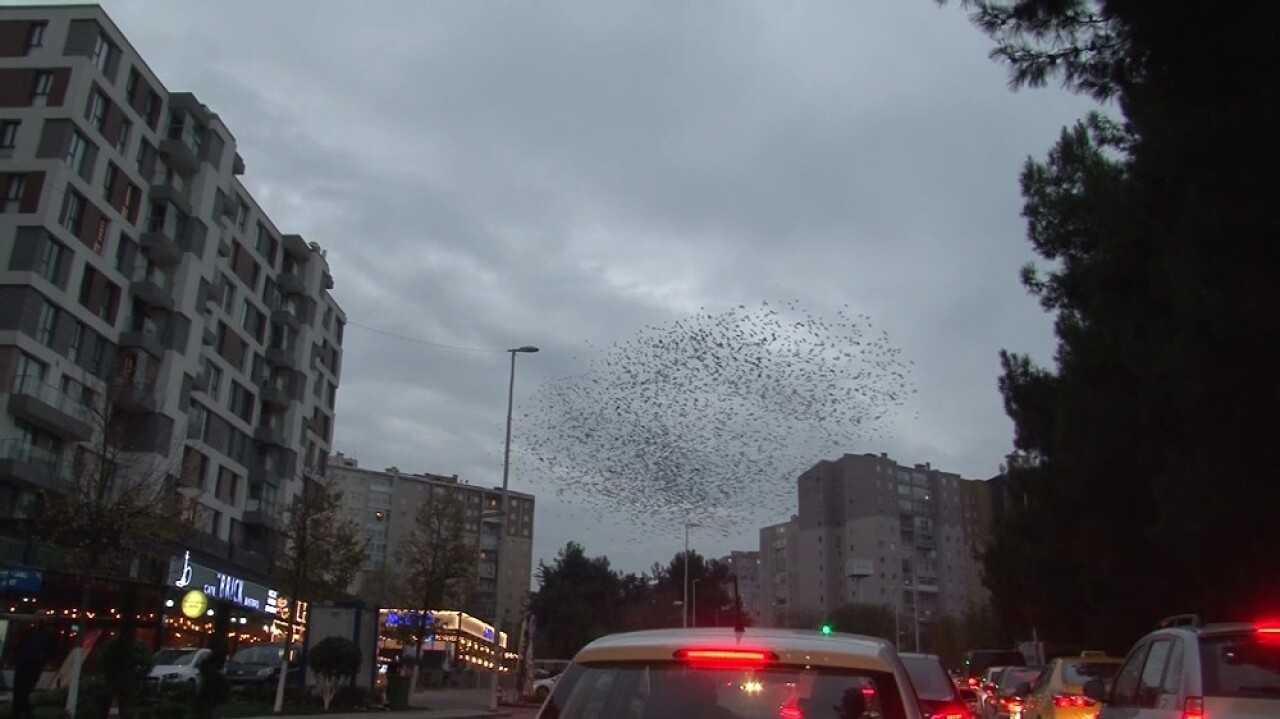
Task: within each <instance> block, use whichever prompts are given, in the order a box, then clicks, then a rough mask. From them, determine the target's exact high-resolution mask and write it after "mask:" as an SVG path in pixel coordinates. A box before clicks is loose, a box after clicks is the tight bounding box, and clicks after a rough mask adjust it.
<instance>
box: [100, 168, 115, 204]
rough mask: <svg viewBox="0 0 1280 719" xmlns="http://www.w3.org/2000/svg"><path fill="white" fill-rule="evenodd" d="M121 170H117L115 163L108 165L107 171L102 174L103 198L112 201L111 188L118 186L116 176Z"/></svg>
mask: <svg viewBox="0 0 1280 719" xmlns="http://www.w3.org/2000/svg"><path fill="white" fill-rule="evenodd" d="M118 173H119V170H117V169H116V165H115V163H114V162H108V163H107V171H106V172H104V173H102V196H103V197H105V198H107V200H108V201H110V199H111V186H112V185H114V184H116V176H117V174H118Z"/></svg>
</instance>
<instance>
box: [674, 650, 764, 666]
mask: <svg viewBox="0 0 1280 719" xmlns="http://www.w3.org/2000/svg"><path fill="white" fill-rule="evenodd" d="M675 657H676V659H680V660H682V661H685V662H688V663H689V664H693V665H697V666H703V667H727V668H737V667H762V666H764V665H765V664H767V663H769V662H776V661H778V655H777V654H774V653H773V652H770V651H764V650H761V649H677V650H676V653H675Z"/></svg>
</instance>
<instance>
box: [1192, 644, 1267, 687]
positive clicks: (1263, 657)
mask: <svg viewBox="0 0 1280 719" xmlns="http://www.w3.org/2000/svg"><path fill="white" fill-rule="evenodd" d="M1200 666H1201V668H1202V669H1201V670H1202V672H1203V677H1202V678H1203V680H1204V694H1205V696H1212V697H1241V698H1246V697H1255V698H1275V699H1280V642H1275V641H1266V642H1263V641H1258V639H1257V637H1256V636H1255V635H1253V634H1233V635H1229V636H1221V637H1205V638H1202V639H1201V640H1200Z"/></svg>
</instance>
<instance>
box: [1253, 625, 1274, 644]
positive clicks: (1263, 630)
mask: <svg viewBox="0 0 1280 719" xmlns="http://www.w3.org/2000/svg"><path fill="white" fill-rule="evenodd" d="M1253 631H1254V633H1255V634H1257V635H1258V639H1260V640H1262V641H1264V642H1280V624H1278V623H1275V622H1266V623H1263V624H1259V625H1257V626H1255V627H1254V628H1253Z"/></svg>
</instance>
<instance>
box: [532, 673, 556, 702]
mask: <svg viewBox="0 0 1280 719" xmlns="http://www.w3.org/2000/svg"><path fill="white" fill-rule="evenodd" d="M559 678H560V675H559V674H557V675H555V676H553V677H543V678H542V679H538V680H537V681H535V682H534V683H533V691H532V694H533V698H534V700H535V701H537V702H538V703H539V704H541V703H543V702H545V701H546V700H547V697H549V696H551V690H552V689H555V688H556V680H557V679H559Z"/></svg>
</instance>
